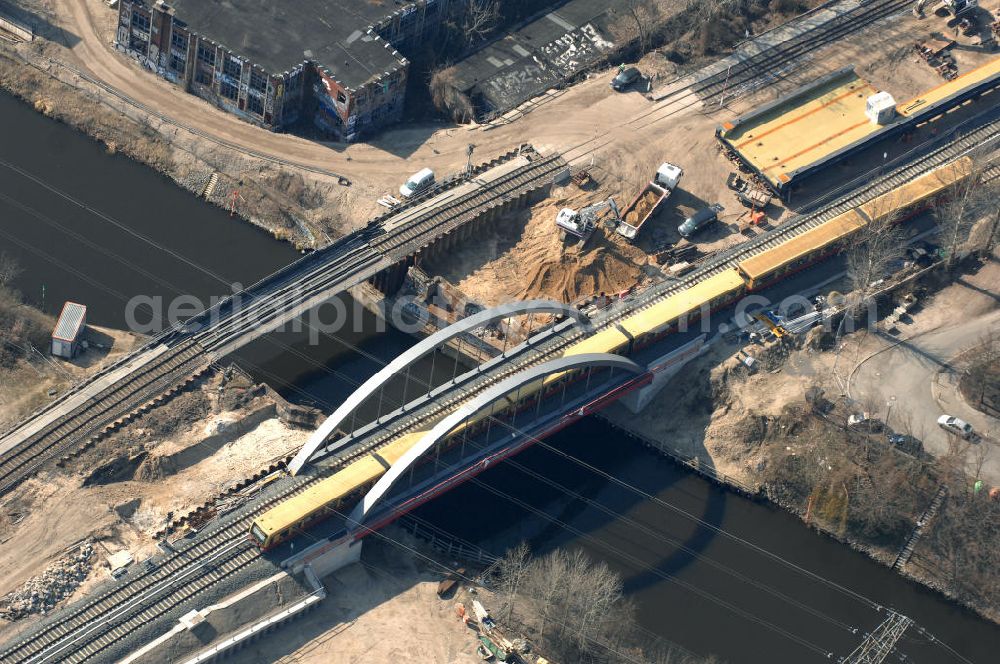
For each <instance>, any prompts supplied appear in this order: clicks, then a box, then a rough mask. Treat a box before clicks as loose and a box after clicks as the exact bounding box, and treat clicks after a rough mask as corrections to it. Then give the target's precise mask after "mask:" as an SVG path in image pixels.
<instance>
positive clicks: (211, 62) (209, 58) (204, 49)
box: [198, 44, 215, 69]
mask: <svg viewBox="0 0 1000 664" xmlns="http://www.w3.org/2000/svg"><path fill="white" fill-rule="evenodd" d="M198 60H199V61H201V62H203V63H205V64H206V65H208V66H209V67H211V68H213V69H214V68H215V47H214V46H211V45H207V44H198Z"/></svg>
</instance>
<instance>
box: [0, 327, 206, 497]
mask: <svg viewBox="0 0 1000 664" xmlns="http://www.w3.org/2000/svg"><path fill="white" fill-rule="evenodd" d="M207 366H208V360H207V359H206V358H205V357H204V354H203V351H202V349H201V347H200V346H199V345H198V344H197V343H196V342H194V341H190V342H187V343H184V344H181V345H178V346H176V347H174V348H171V349H169V350H168V351H166V352H164V353H162V354H161V355H160V356H158V357H157V358H156V359H155V360H153V361H152V362H150V363H148V364H146V365H145V366H143V367H142V371H137V372H133V373H131V374H130V375H129V376H128V377H127V379H125V380H123V381H118V382H115V383H113V384H111V385H109V386H108V387H107V388H106V389H104V390H103V391H101V392H100V393H98V394H97V395H96V396H94V397H93V398H91V399H88V400H86V401H84V402H83V403H80V404H79V405H77V406H76V407H75V408H73V409H72V410H71V411H70V412H68V413H66V414H65V415H64V416H63V417H61V418H59V419H56V420H54V421H52V422H50V423H48V424H47V425H46V426H44V427H42V428H41V429H39V430H38V431H37V432H35V433H34V434H32V435H31V436H28V437H27V438H25V439H24V440H22V441H21V442H20V443H18V444H17V445H15V446H14V447H12V448H11V449H10V450H8V451H7V452H5V453H4V454H3V455H0V495H2V494H4V493H6V492H8V491H10V490H11V489H12V488H14V487H15V486H17V485H18V484H19V483H20V482H21V481H23V480H24V479H25V478H26V477H28V476H30V475H31V474H32V473H33V472H34V471H35V470H36V469H37V468H38V467H39V466H40V465H41V464H42V463H44V462H45V461H47V460H49V459H51V458H53V457H55V456H58V455H59V454H61V453H63V452H66V451H69V450H70V448H75V447H77V446H79V445H83V444H85V443H87V442H88V441H90V440H91V439H92V438H94V437H95V436H97V435H100V434H101V433H103V432H104V431H105V430H106V429H107V428H108V427H109V426H111V425H112V424H114V423H115V422H116V421H119V420H121V419H123V418H126V417H128V416H129V415H131V414H132V413H134V412H136V411H137V410H138V409H140V408H141V407H142V406H143V405H145V404H146V403H148V402H150V401H152V400H153V399H155V398H157V397H159V396H161V395H162V394H163V393H164V392H166V391H168V390H170V389H171V388H173V387H174V386H176V385H177V384H179V383H182V382H183V381H185V380H186V379H188V378H189V377H191V376H193V375H195V374H197V373H199V372H200V371H202V370H203V369H204V368H207Z"/></svg>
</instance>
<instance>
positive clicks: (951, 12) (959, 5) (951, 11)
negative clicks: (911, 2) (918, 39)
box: [913, 0, 979, 27]
mask: <svg viewBox="0 0 1000 664" xmlns="http://www.w3.org/2000/svg"><path fill="white" fill-rule="evenodd" d="M926 6H927V0H917V4H916V5H915V6H914V7H913V13H914V15H915V16H918V17H920V16H923V15H924V8H925V7H926ZM978 6H979V0H940V2H938V3H937V4H935V5H934V6H933V8H932V9H931V13H933V14H934V15H935V16H940V17H942V18H946V17H951V18H952V19H957V18H959V17H960V16H961V15H962V14H965V13H966V12H969V11H972V10H974V9H976V8H977V7H978ZM952 25H953V24H952V21H948V27H951V26H952Z"/></svg>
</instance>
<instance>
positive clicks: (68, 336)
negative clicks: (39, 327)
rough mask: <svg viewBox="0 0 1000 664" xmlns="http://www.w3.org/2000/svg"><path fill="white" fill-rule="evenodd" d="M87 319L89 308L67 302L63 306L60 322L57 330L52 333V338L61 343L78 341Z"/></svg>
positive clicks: (57, 322) (57, 323)
mask: <svg viewBox="0 0 1000 664" xmlns="http://www.w3.org/2000/svg"><path fill="white" fill-rule="evenodd" d="M86 318H87V307H85V306H83V305H82V304H77V303H76V302H67V303H66V304H64V305H63V308H62V313H61V314H59V320H58V321H56V329H55V330H53V331H52V338H53V339H59V340H60V341H70V342H73V341H76V338H77V337H78V336H80V331H81V330H82V329H83V322H84V320H86Z"/></svg>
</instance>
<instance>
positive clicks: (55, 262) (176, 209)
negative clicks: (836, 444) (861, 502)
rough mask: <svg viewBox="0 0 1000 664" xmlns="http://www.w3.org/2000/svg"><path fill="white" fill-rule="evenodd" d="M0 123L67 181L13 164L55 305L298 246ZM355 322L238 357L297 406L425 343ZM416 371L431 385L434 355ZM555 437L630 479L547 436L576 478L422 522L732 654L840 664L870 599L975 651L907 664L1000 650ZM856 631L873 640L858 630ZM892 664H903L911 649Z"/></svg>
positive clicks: (115, 164) (67, 143)
mask: <svg viewBox="0 0 1000 664" xmlns="http://www.w3.org/2000/svg"><path fill="white" fill-rule="evenodd" d="M0 120H2V123H3V127H4V129H3V132H2V133H0V160H2V161H3V162H5V163H8V164H11V165H13V166H14V167H16V168H17V169H21V170H23V171H24V172H25V173H27V174H28V175H30V176H34V177H36V178H39V179H42V181H43V182H44V183H45V184H47V185H49V186H50V187H51V188H52V189H51V190H50V189H46V188H45V187H44V186H42V185H41V184H39V183H37V182H34V181H32V180H31V179H30V177H26V176H25V175H22V174H20V173H18V172H17V171H16V170H12V169H11V168H8V167H5V166H2V165H0V249H2V250H4V251H7V252H8V253H10V254H12V255H14V256H15V257H16V258H17V259H18V260H19V261H20V263H21V266H22V267H23V268H24V272H23V274H21V275H20V277H19V278H18V280H17V282H16V284H15V285H16V286H17V288H19V289H20V290H21V291H22V292H23V293H24V294H25V296H26V297H27V298H28V299H29V300H30V301H31V302H32V303H34V304H36V305H42V285H43V284H44V286H45V300H44V307H45V309H46V311H48V312H49V313H58V309H59V307H60V306H61V305H62V302H63V301H65V300H75V301H78V302H83V303H85V304H87V306H88V307H89V316H90V321H91V322H92V323H95V324H99V325H106V326H110V327H118V328H121V327H123V326H124V324H125V305H126V302H127V301H128V299H129V298H131V297H133V296H136V295H150V296H155V295H160V296H163V297H164V298H165V299H166V300H169V299H170V298H173V297H175V296H177V295H181V294H186V295H194V296H195V297H197V298H199V299H201V300H203V301H206V300H207V298H208V297H210V296H212V295H224V294H227V293H228V292H229V285H230V284H231V283H232V282H241V283H243V284H248V283H251V282H253V281H256V280H257V279H259V278H261V277H262V276H264V275H266V274H268V273H270V272H272V271H273V270H275V269H277V268H279V267H281V266H283V265H286V264H287V263H289V262H290V261H292V260H294V259H295V258H296V256H297V254H296V253H295V251H293V250H292V249H291V248H290V247H289V246H288V245H286V244H283V243H279V242H277V241H275V240H273V239H272V238H271V237H270V236H269V235H267V234H265V233H263V232H260V231H258V230H256V229H254V228H252V227H251V226H249V225H248V224H246V223H244V222H241V221H238V220H233V219H230V217H229V216H228V215H227V214H226V213H225V212H223V211H221V210H218V209H216V208H213V207H211V206H209V205H207V204H205V203H203V202H201V201H199V200H198V199H196V198H195V197H194V196H192V195H191V194H189V193H187V192H185V191H183V190H181V189H179V188H178V187H176V186H175V185H174V184H173V183H171V182H170V181H169V180H167V179H166V178H164V177H161V176H159V175H157V174H155V173H153V172H152V171H150V170H148V169H146V168H144V167H142V166H139V165H137V164H135V163H133V162H131V161H130V160H128V159H126V158H124V157H121V156H109V155H107V154H106V153H105V152H104V150H103V149H102V148H101V147H100V146H98V145H96V144H95V143H94V142H92V141H90V140H89V139H87V138H86V137H84V136H81V135H79V134H76V133H75V132H73V131H71V130H70V129H69V128H67V127H65V126H63V125H60V124H58V123H56V122H53V121H51V120H49V119H47V118H44V117H42V116H40V115H38V114H36V113H35V112H34V111H33V110H31V109H30V108H28V107H27V106H25V105H23V104H21V103H20V102H18V101H16V100H14V99H12V98H10V97H7V96H4V95H2V94H0ZM53 190H55V191H53ZM60 194H62V195H65V196H70V197H72V198H75V199H77V200H78V201H79V202H80V203H81V204H82V205H83V206H86V207H89V208H90V210H88V209H86V207H81V205H77V204H75V203H73V202H70V201H68V200H66V198H64V197H62V196H61V195H60ZM25 208H30V210H26V209H25ZM136 235H141V236H143V238H145V239H142V238H139V237H136ZM345 301H347V302H348V305H349V307H350V306H353V305H352V303H351V302H350V300H345ZM357 316H359V317H360V318H359V320H360V322H359V320H357V319H356V320H354V321H352V325H350V326H349V328H348V329H345V330H344V331H343V332H341V333H338V334H337V335H335V336H334V337H323V338H322V342H321V343H320V344H319V345H317V346H311V345H309V344H308V343H307V340H306V338H305V335H292V334H286V335H281V336H279V337H278V338H277V339H276V340H275V339H273V338H272V339H266V338H265V339H262V340H260V341H258V342H255V343H254V344H251V345H250V346H249V347H248V348H246V349H244V350H243V351H241V352H240V354H239V355H240V359H241V361H243V363H244V365H245V366H247V368H248V369H249V370H250V371H251V372H252V373H254V374H255V375H256V376H257V377H258V378H260V379H264V380H267V381H268V382H270V383H271V384H272V385H273V386H275V387H276V388H277V389H279V390H280V391H281V392H283V393H284V394H285V396H286V397H288V398H290V399H292V400H295V401H298V402H303V403H312V404H315V405H317V406H319V407H320V408H322V409H324V410H326V411H330V410H332V409H333V407H335V406H336V404H337V403H339V402H340V401H341V400H342V399H343V398H344V397H345V396H346V395H347V394H349V393H350V391H351V389H352V388H353V386H354V385H355V384H357V383H359V382H361V381H363V380H365V379H366V378H367V377H368V376H370V375H371V374H372V373H374V372H375V371H377V370H378V369H379V368H380V366H381V364H382V363H384V362H386V361H388V360H390V359H392V358H393V357H394V356H395V355H397V354H398V353H399V352H401V351H402V350H403V349H405V348H407V347H408V346H409V345H410V344H412V343H413V340H412V339H411V338H410V337H407V336H405V335H403V334H400V333H398V332H394V331H391V330H390V331H387V332H385V333H382V334H376V333H375V319H374V318H373V317H372V316H371V315H370V314H357ZM451 366H452V365H451V364H450V363H448V362H447V361H445V362H439V363H438V365H437V367H436V369H435V374H436V375H435V380H436V381H440V380H442V379H447V378H449V377H450V371H451ZM415 375H416V376H417V377H418V379H420V380H427V379H428V378H429V376H430V369H429V368H428V367H427V366H426V363H425V364H424V365H423V366H422V368H421V369H420V370H419V371H418V372H416V374H415ZM413 389H414V391H413V392H410V393H409V394H410V396H413V395H414V394H415V393H416V392H415V388H413ZM393 394H394V395H395V396H392V397H391V398H392V399H397V398H401V397H402V386H401V385H400V386H396V388H395V391H394V393H393ZM369 410H371V409H369ZM370 414H371V413H368V415H369V416H370ZM549 444H551V445H552V446H553V447H555V448H556V449H557V450H560V451H562V452H563V453H564V454H566V455H569V456H572V457H576V458H578V459H579V461H581V462H583V463H585V464H590V465H592V466H593V467H594V468H597V469H599V470H600V471H603V472H606V473H609V474H611V475H612V476H614V477H615V478H618V479H619V480H621V481H622V482H624V483H625V484H626V485H627V487H626V488H623V487H622V486H618V485H615V484H613V483H610V482H609V481H608V480H607V479H606V478H604V477H602V476H601V475H600V474H599V473H595V472H594V471H592V470H589V469H587V468H585V467H584V466H583V465H581V463H580V462H578V461H573V460H569V459H567V458H566V457H565V456H560V455H559V454H556V453H553V452H551V451H548V450H546V449H543V448H540V447H535V448H532V449H530V450H528V451H527V452H525V453H523V454H521V455H520V456H519V457H517V458H516V459H515V460H514V462H515V463H517V464H523V465H524V466H526V467H528V468H529V469H531V470H533V471H535V472H538V473H544V474H545V476H546V477H547V478H549V481H550V482H555V483H558V484H560V485H562V486H561V487H555V486H552V485H551V484H548V483H545V482H542V481H539V480H537V479H534V478H532V477H529V476H527V475H525V474H524V473H523V472H522V471H521V470H518V469H517V468H515V467H514V465H513V464H509V463H504V464H501V465H500V466H498V467H497V468H495V469H491V470H489V471H487V472H486V473H485V474H483V475H482V476H480V478H479V480H478V481H477V482H470V483H467V484H465V485H463V486H461V487H460V488H458V489H456V490H455V491H453V492H452V493H450V494H448V495H446V496H444V497H442V498H439V499H438V500H436V501H435V502H434V503H432V504H429V505H426V506H424V507H422V508H421V509H420V510H419V511H418V513H417V514H418V516H420V517H421V518H424V519H427V520H428V521H430V522H432V523H434V524H436V525H437V526H439V527H440V528H442V529H444V530H446V531H448V532H450V533H453V534H455V535H457V536H459V537H462V538H464V539H466V540H469V541H472V542H476V543H479V544H481V545H482V546H484V547H485V548H487V549H490V550H492V551H495V552H498V553H499V552H502V551H503V550H504V549H505V548H506V547H508V546H510V545H512V544H513V543H516V542H517V541H518V540H520V539H527V540H528V541H529V542H531V544H532V546H533V548H534V549H535V550H536V551H540V552H544V551H546V550H550V549H552V548H553V547H557V546H568V547H581V548H583V549H585V550H586V551H588V552H589V553H590V554H591V555H592V556H594V557H595V558H599V559H601V560H605V561H607V562H608V564H609V565H611V566H612V567H614V568H615V569H617V570H619V571H620V572H621V573H622V575H623V577H624V579H625V584H626V591H627V592H628V594H629V595H630V596H632V597H633V598H634V599H635V600H636V601H637V603H638V608H639V610H638V622H639V623H640V625H641V626H642V627H644V628H646V629H648V630H650V631H652V632H655V633H656V634H659V635H661V636H663V637H664V638H666V639H669V640H672V641H675V642H677V643H680V644H681V645H683V646H685V647H687V648H689V649H691V650H693V651H696V652H699V653H716V654H719V655H721V656H722V657H724V658H725V659H726V660H728V661H730V662H762V663H763V662H793V663H794V662H820V661H831V660H827V659H826V658H825V656H823V655H820V654H818V653H819V652H824V653H825V652H831V653H833V655H834V656H833V659H832V661H836V659H837V657H839V656H843V655H846V654H847V653H849V652H850V651H851V649H852V648H853V647H854V646H855V645H857V644H858V643H859V642H860V640H861V638H862V635H863V634H864V633H865V632H867V631H870V630H872V629H873V628H874V627H875V626H876V625H878V623H879V622H880V621H881V620H882V614H880V613H878V612H877V611H876V610H874V609H873V608H872V607H871V605H870V603H869V601H868V600H873V601H874V602H876V603H881V604H884V605H887V606H891V607H894V608H896V609H898V610H900V611H901V612H903V613H905V614H906V615H908V616H910V617H912V618H913V619H915V620H916V621H917V623H919V625H921V626H922V627H923V628H925V629H926V630H927V631H928V632H929V633H931V634H933V635H934V636H935V637H937V638H938V639H941V640H942V641H944V642H945V643H947V644H948V645H949V646H950V647H952V648H954V649H955V650H956V651H957V652H958V653H960V654H961V656H962V657H964V658H966V659H964V660H963V659H961V658H959V657H956V656H954V655H952V654H951V653H950V652H949V651H947V650H946V649H944V648H942V647H940V646H938V645H935V644H933V643H931V642H930V641H929V640H928V637H927V636H924V635H922V634H920V633H919V632H917V631H916V630H911V631H910V632H908V633H907V635H906V638H905V639H904V641H903V643H902V645H901V646H900V651H901V652H903V653H905V654H906V655H908V656H909V658H910V659H909V660H907V661H909V662H921V663H924V664H928V663H935V664H936V663H938V662H945V663H947V662H962V661H972V662H976V663H982V664H995V663H996V662H998V661H1000V656H998V652H1000V629H998V628H997V627H996V626H994V625H992V624H989V623H986V622H984V621H982V620H980V619H978V618H976V617H975V616H973V615H971V614H969V613H968V612H966V611H963V610H961V609H959V608H958V607H956V606H955V605H953V604H951V603H950V602H947V601H945V600H943V599H941V598H940V597H939V596H937V595H936V594H934V593H932V592H930V591H928V590H925V589H922V588H921V587H919V586H917V585H915V584H911V583H909V582H907V581H905V580H904V579H902V578H901V577H899V576H897V575H895V574H893V573H891V572H890V571H888V570H887V569H885V568H884V567H882V566H880V565H877V564H875V563H874V562H872V561H870V560H869V559H867V558H866V557H864V556H862V555H860V554H857V553H854V552H852V551H850V550H849V549H847V548H845V547H843V546H841V545H840V544H837V543H835V542H832V541H830V540H828V539H826V538H824V537H822V536H820V535H818V534H816V533H814V532H812V531H810V530H809V529H807V528H806V527H804V526H803V525H802V523H801V522H799V521H798V519H796V518H794V517H791V516H789V515H787V514H785V513H784V512H781V511H779V510H775V509H772V508H771V507H768V506H766V505H763V504H760V503H755V502H752V501H749V500H746V499H744V498H741V497H738V496H735V495H732V494H729V493H727V492H725V491H721V490H719V489H717V488H716V487H714V486H712V485H710V484H709V483H707V482H705V481H703V480H701V479H700V478H698V477H696V476H694V475H692V474H691V473H689V472H687V471H683V470H680V469H678V468H677V467H675V466H673V465H671V464H670V463H669V462H667V461H666V460H665V459H663V458H662V457H659V456H658V455H656V454H654V453H652V452H650V451H648V450H646V449H645V448H642V447H640V446H638V445H637V444H635V443H633V442H632V441H631V440H630V439H628V438H626V437H624V436H622V435H621V434H620V433H618V432H617V431H615V430H613V429H611V428H609V427H608V426H606V425H604V424H603V423H601V422H600V421H598V420H594V419H588V420H585V421H583V422H581V423H578V424H577V425H575V426H573V427H572V428H570V429H567V430H565V431H563V432H561V433H559V434H557V435H556V436H554V437H553V438H552V439H550V441H549ZM480 482H481V483H480ZM566 490H569V491H572V492H576V493H578V494H580V495H581V496H582V497H583V499H578V498H574V497H570V496H569V495H568V494H567V493H566ZM648 496H654V497H655V498H650V497H648ZM515 501H521V504H520V505H519V504H516V503H515ZM588 501H591V502H588ZM658 501H662V503H661V502H658ZM663 503H666V504H669V505H672V506H676V507H677V508H679V509H683V510H685V511H687V512H689V513H690V514H692V515H695V516H696V517H697V518H698V519H701V520H702V521H703V522H704V524H699V523H698V522H696V521H694V520H692V519H691V518H688V517H685V516H682V515H680V514H678V513H677V512H675V511H672V510H671V509H669V508H667V507H665V506H664V504H663ZM605 510H610V511H611V516H609V515H608V514H607V513H606V512H605ZM536 512H541V513H543V514H545V515H548V517H549V518H543V517H542V516H539V515H538V514H537V513H536ZM551 519H554V520H555V521H553V520H551ZM705 524H707V525H705ZM714 528H720V529H722V530H724V531H725V532H726V533H730V534H732V535H733V536H734V537H738V538H742V539H745V540H746V542H749V543H752V544H753V545H756V546H759V547H762V548H763V549H766V550H767V551H768V552H770V553H772V554H773V557H771V556H767V555H762V554H761V553H760V552H759V551H757V550H755V549H754V548H753V547H752V546H750V545H748V544H747V543H743V542H739V541H734V540H733V539H731V538H729V537H726V536H724V535H721V534H719V532H717V531H716V530H714ZM682 546H683V547H685V548H687V549H688V550H689V552H685V551H684V550H682V549H681V548H680V547H682ZM796 566H801V568H804V569H807V570H809V571H811V572H812V573H814V574H815V575H817V576H816V577H814V576H811V575H809V574H805V573H803V572H802V571H800V570H798V569H797V568H796ZM817 577H819V578H817ZM853 628H857V630H858V634H852V633H851V632H850V631H849V630H850V629H853ZM888 661H893V662H895V661H898V659H897V657H896V656H895V655H893V656H892V657H891V658H890V660H888Z"/></svg>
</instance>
